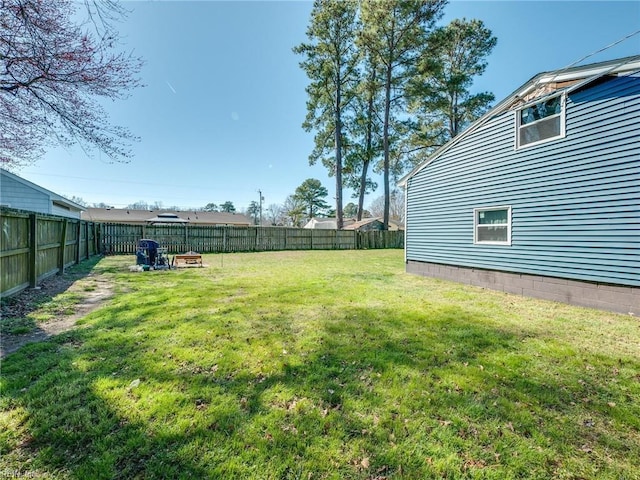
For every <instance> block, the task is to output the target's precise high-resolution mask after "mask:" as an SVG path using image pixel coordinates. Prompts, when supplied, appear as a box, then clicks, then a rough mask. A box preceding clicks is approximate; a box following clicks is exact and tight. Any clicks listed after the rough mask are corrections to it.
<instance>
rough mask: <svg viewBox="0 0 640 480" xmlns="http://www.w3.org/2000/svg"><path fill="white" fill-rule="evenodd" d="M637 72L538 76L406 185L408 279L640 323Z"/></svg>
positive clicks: (622, 68)
mask: <svg viewBox="0 0 640 480" xmlns="http://www.w3.org/2000/svg"><path fill="white" fill-rule="evenodd" d="M639 72H640V56H637V57H628V58H623V59H618V60H614V61H608V62H602V63H598V64H592V65H586V66H583V67H574V68H570V69H564V70H559V71H555V72H547V73H542V74H539V75H537V76H536V77H534V78H532V79H531V80H530V81H529V82H527V83H526V84H525V85H523V86H522V87H520V88H519V89H518V90H516V91H515V92H514V93H513V94H512V95H510V96H509V97H508V98H506V99H505V100H503V101H502V102H501V103H499V104H498V105H497V106H496V107H494V108H493V109H492V110H491V111H490V112H488V113H487V114H486V115H484V116H483V117H482V118H480V119H479V120H478V121H476V122H475V123H474V124H472V125H471V126H470V127H469V128H468V129H467V130H466V131H464V132H463V133H461V134H460V135H458V136H457V137H456V138H454V139H453V140H452V141H450V142H449V143H447V144H446V145H444V146H443V147H441V148H440V149H439V150H438V151H436V152H435V153H434V154H433V155H431V157H429V158H428V159H427V160H426V161H425V162H423V163H422V164H420V165H418V166H417V167H416V168H415V169H414V170H413V171H412V172H411V173H409V174H408V175H407V176H406V177H404V178H403V179H402V180H401V182H400V184H401V185H402V186H404V188H405V193H406V207H407V208H406V215H407V217H406V241H405V245H406V262H407V271H409V272H412V273H417V274H422V275H426V276H433V277H439V278H445V279H450V280H456V281H461V282H465V283H469V284H474V285H479V286H483V287H486V288H493V289H497V290H503V291H506V292H511V293H518V294H523V295H529V296H535V297H541V298H546V299H551V300H557V301H563V302H568V303H574V304H578V305H583V306H589V307H596V308H603V309H608V310H613V311H618V312H622V313H629V312H631V313H635V314H640V73H639Z"/></svg>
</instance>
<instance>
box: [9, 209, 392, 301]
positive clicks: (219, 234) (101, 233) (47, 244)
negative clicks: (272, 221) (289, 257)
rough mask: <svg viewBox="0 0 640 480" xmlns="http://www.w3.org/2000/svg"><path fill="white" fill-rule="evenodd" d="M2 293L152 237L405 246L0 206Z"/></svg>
mask: <svg viewBox="0 0 640 480" xmlns="http://www.w3.org/2000/svg"><path fill="white" fill-rule="evenodd" d="M0 224H1V225H2V236H1V238H0V296H1V297H5V296H9V295H13V294H15V293H17V292H19V291H21V290H24V289H25V288H28V287H32V288H33V287H35V286H37V285H38V283H39V282H41V281H42V280H44V279H45V278H47V277H49V276H51V275H54V274H56V273H62V272H64V269H65V268H66V267H67V266H69V265H73V264H76V263H80V261H81V260H84V259H87V258H89V257H91V256H92V255H95V254H99V253H104V254H107V255H129V254H130V255H135V253H136V249H137V245H138V240H140V239H142V238H150V239H153V240H156V241H157V242H158V243H160V245H161V246H162V247H166V248H167V250H168V252H169V253H170V254H177V253H185V252H188V251H191V250H193V251H195V252H199V253H227V252H228V253H231V252H265V251H272V250H349V249H367V248H403V247H404V232H401V231H400V232H390V231H389V232H381V231H370V232H357V231H354V230H311V229H304V228H286V227H233V226H220V227H218V226H202V225H126V224H109V223H106V224H99V223H94V222H86V221H83V220H77V219H73V218H66V217H59V216H54V215H45V214H40V213H31V212H24V211H21V210H13V209H8V208H2V209H0Z"/></svg>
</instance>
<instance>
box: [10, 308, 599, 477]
mask: <svg viewBox="0 0 640 480" xmlns="http://www.w3.org/2000/svg"><path fill="white" fill-rule="evenodd" d="M147 308H148V310H146V311H143V312H142V314H141V312H140V311H138V313H137V315H138V316H137V317H132V318H130V317H128V316H127V314H128V311H127V309H126V308H125V307H122V306H113V307H109V308H108V309H106V310H105V311H104V312H101V316H100V319H99V320H97V321H95V323H94V324H93V325H92V327H91V328H88V329H86V330H82V331H75V332H71V333H67V334H64V335H61V336H59V337H57V338H56V339H55V340H54V341H51V342H47V343H45V344H40V345H33V346H30V347H29V348H28V349H24V350H23V351H21V352H18V353H17V354H15V355H13V356H12V357H10V358H9V359H8V360H7V361H6V362H3V383H4V387H3V400H2V406H3V410H5V411H12V412H20V411H22V410H24V412H25V413H24V422H23V423H22V422H17V424H19V428H20V429H23V430H24V432H23V434H22V435H16V438H15V439H12V438H11V436H10V435H9V436H8V437H5V440H3V442H4V445H3V446H2V451H1V452H0V453H2V455H3V456H5V457H6V458H7V459H9V460H10V461H12V462H16V464H20V462H24V461H25V460H26V459H30V463H28V465H29V466H28V467H25V468H26V469H32V470H35V471H40V472H48V473H50V474H54V475H56V474H60V475H66V476H69V477H71V478H274V479H275V478H374V477H375V476H378V477H380V478H382V477H383V476H387V475H396V476H398V477H402V476H403V475H404V476H405V477H406V478H430V477H433V478H435V477H440V476H442V474H443V472H444V473H447V474H448V475H450V476H456V475H457V476H464V475H465V471H467V470H465V469H469V468H471V467H470V466H469V465H470V464H469V462H470V461H471V460H470V459H469V458H467V456H465V455H466V454H465V450H468V451H472V452H473V456H474V458H473V459H472V460H473V461H474V462H476V465H483V466H488V465H491V466H492V467H493V468H494V469H496V470H495V471H494V473H496V472H497V473H496V476H495V478H506V477H524V476H527V475H531V474H532V473H535V474H536V475H538V476H539V477H541V478H542V477H545V476H546V477H547V478H548V477H551V476H553V474H554V469H555V468H556V467H557V464H556V463H555V460H554V458H555V457H557V456H558V455H560V454H561V452H563V450H564V449H565V448H566V445H563V444H562V442H563V441H564V440H565V439H566V438H573V437H571V436H567V435H564V434H563V433H562V432H561V431H556V430H555V427H550V426H548V425H547V424H546V423H547V422H549V421H551V420H553V419H554V416H555V415H556V413H554V412H563V411H567V410H571V409H573V408H574V407H572V406H571V403H572V402H575V401H576V400H577V397H578V396H579V395H580V394H581V390H580V389H581V386H580V383H579V375H578V374H577V373H576V374H575V375H572V374H570V373H567V375H566V376H564V377H563V378H562V379H555V378H545V379H544V380H543V379H542V376H540V375H539V373H538V372H535V369H536V368H538V366H537V365H531V366H529V365H526V364H523V362H526V361H527V360H526V359H523V358H519V357H518V355H517V353H516V352H517V351H518V349H519V346H520V344H521V342H522V340H523V337H522V336H521V335H519V334H518V333H514V332H509V331H505V330H502V329H500V328H492V327H489V326H487V323H486V322H483V321H482V319H481V318H478V314H477V313H474V312H469V311H466V310H464V309H462V308H459V307H455V306H451V307H446V308H439V309H436V310H433V311H430V312H426V313H423V312H413V313H411V312H410V311H409V312H397V311H392V310H389V309H367V308H353V309H349V310H348V311H339V312H335V311H327V312H326V316H325V317H324V318H321V321H319V322H317V323H315V324H314V325H313V326H310V330H311V331H310V332H309V331H306V332H304V334H303V335H302V334H301V333H300V332H299V331H298V330H297V329H296V328H299V327H294V326H293V325H294V322H293V321H292V318H291V317H290V315H292V314H291V313H289V314H285V313H283V314H282V317H281V318H279V319H278V322H277V327H278V328H277V331H275V332H271V333H269V331H268V328H267V325H265V324H271V322H273V321H274V320H273V319H272V318H261V317H260V316H256V317H255V318H253V319H251V320H249V321H248V322H249V330H248V332H249V333H248V334H247V333H246V332H245V333H243V332H242V331H235V330H236V329H238V326H239V325H240V320H239V319H237V318H235V317H230V318H228V319H226V320H225V322H226V324H225V325H223V326H225V327H227V328H228V330H227V331H226V332H225V331H224V329H223V330H219V331H216V333H215V334H214V335H212V336H211V338H208V337H206V329H204V330H203V331H202V332H199V335H201V337H200V338H191V337H189V338H186V337H183V336H181V335H180V334H178V333H176V331H175V330H176V329H177V328H178V327H177V326H176V324H174V323H171V322H165V323H164V324H163V323H162V322H160V321H159V320H160V319H161V318H163V313H162V305H161V304H160V305H155V306H154V305H153V304H152V302H149V305H148V306H147ZM168 315H169V313H168V312H165V314H164V318H166V317H167V316H168ZM288 315H289V316H288ZM180 321H181V322H183V323H184V322H187V323H188V322H204V321H206V320H205V319H203V318H195V319H181V320H180ZM216 321H219V320H216ZM158 326H160V327H162V328H157V327H158ZM239 330H240V329H239ZM252 332H263V334H264V337H262V334H260V335H255V336H254V335H253V334H252ZM269 335H272V338H269ZM162 338H164V341H163V342H161V343H157V342H155V341H152V340H155V339H162ZM277 339H281V340H277ZM278 341H281V342H282V344H283V346H281V347H280V346H278V348H274V345H276V344H277V342H278ZM595 393H596V394H598V395H606V392H602V391H600V392H595ZM543 409H544V410H546V411H547V413H546V414H545V413H544V412H541V410H543ZM549 412H551V413H549ZM594 414H595V412H594ZM13 415H19V413H13ZM481 422H486V423H488V424H490V425H492V427H489V428H488V429H485V430H484V431H483V432H480V433H479V432H478V431H479V430H480V429H481V428H482V427H480V426H479V424H480V423H481ZM562 428H566V429H567V431H571V430H575V428H578V427H572V426H566V425H565V426H562V427H558V430H562ZM18 437H21V438H22V439H21V440H20V439H18ZM24 438H27V439H28V440H27V441H25V440H24ZM514 448H515V449H520V448H521V449H523V452H524V450H525V449H526V450H531V452H529V453H527V454H524V453H523V454H522V456H523V457H524V459H523V461H519V462H514V463H513V464H508V463H507V464H505V463H502V464H501V463H500V460H499V459H500V457H501V456H502V458H503V460H502V461H503V462H505V461H507V460H505V457H506V452H508V451H509V449H514ZM438 455H441V456H442V458H444V459H446V461H447V462H449V463H444V464H442V465H441V466H440V467H437V466H436V467H434V465H433V463H432V462H433V458H434V457H435V458H438ZM365 459H366V461H365ZM430 462H431V463H430ZM443 462H444V460H443ZM528 462H533V463H528ZM23 464H24V465H27V463H23ZM438 468H440V470H438ZM499 468H506V469H507V470H503V471H502V474H500V470H499ZM443 469H444V470H443ZM25 471H27V470H25ZM505 472H507V474H505ZM467 473H468V471H467ZM310 475H311V476H310ZM536 475H533V476H536Z"/></svg>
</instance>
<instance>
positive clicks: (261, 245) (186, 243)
mask: <svg viewBox="0 0 640 480" xmlns="http://www.w3.org/2000/svg"><path fill="white" fill-rule="evenodd" d="M141 238H150V239H153V240H155V241H157V242H158V243H159V244H160V245H161V246H163V247H166V248H167V250H168V252H169V253H170V254H171V253H185V252H188V251H191V250H192V251H194V252H198V253H227V252H229V253H230V252H265V251H273V250H351V249H368V248H403V247H404V232H401V231H398V232H391V231H387V232H382V231H370V232H356V231H354V230H312V229H304V228H287V227H233V226H202V225H144V226H143V225H125V224H101V225H100V241H101V247H102V252H103V253H105V254H108V255H109V254H132V255H133V254H135V252H136V247H137V243H138V240H140V239H141Z"/></svg>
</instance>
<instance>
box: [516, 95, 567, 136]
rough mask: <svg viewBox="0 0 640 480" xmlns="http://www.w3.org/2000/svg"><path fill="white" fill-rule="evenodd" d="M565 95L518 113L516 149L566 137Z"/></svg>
mask: <svg viewBox="0 0 640 480" xmlns="http://www.w3.org/2000/svg"><path fill="white" fill-rule="evenodd" d="M565 98H566V97H565V95H558V96H556V97H552V98H548V99H546V100H543V101H541V102H538V103H534V104H530V105H528V106H526V107H524V108H521V109H520V110H517V111H516V131H517V134H516V148H521V147H526V146H530V145H535V144H538V143H542V142H546V141H549V140H553V139H555V138H562V137H564V120H565V103H566V100H565Z"/></svg>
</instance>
